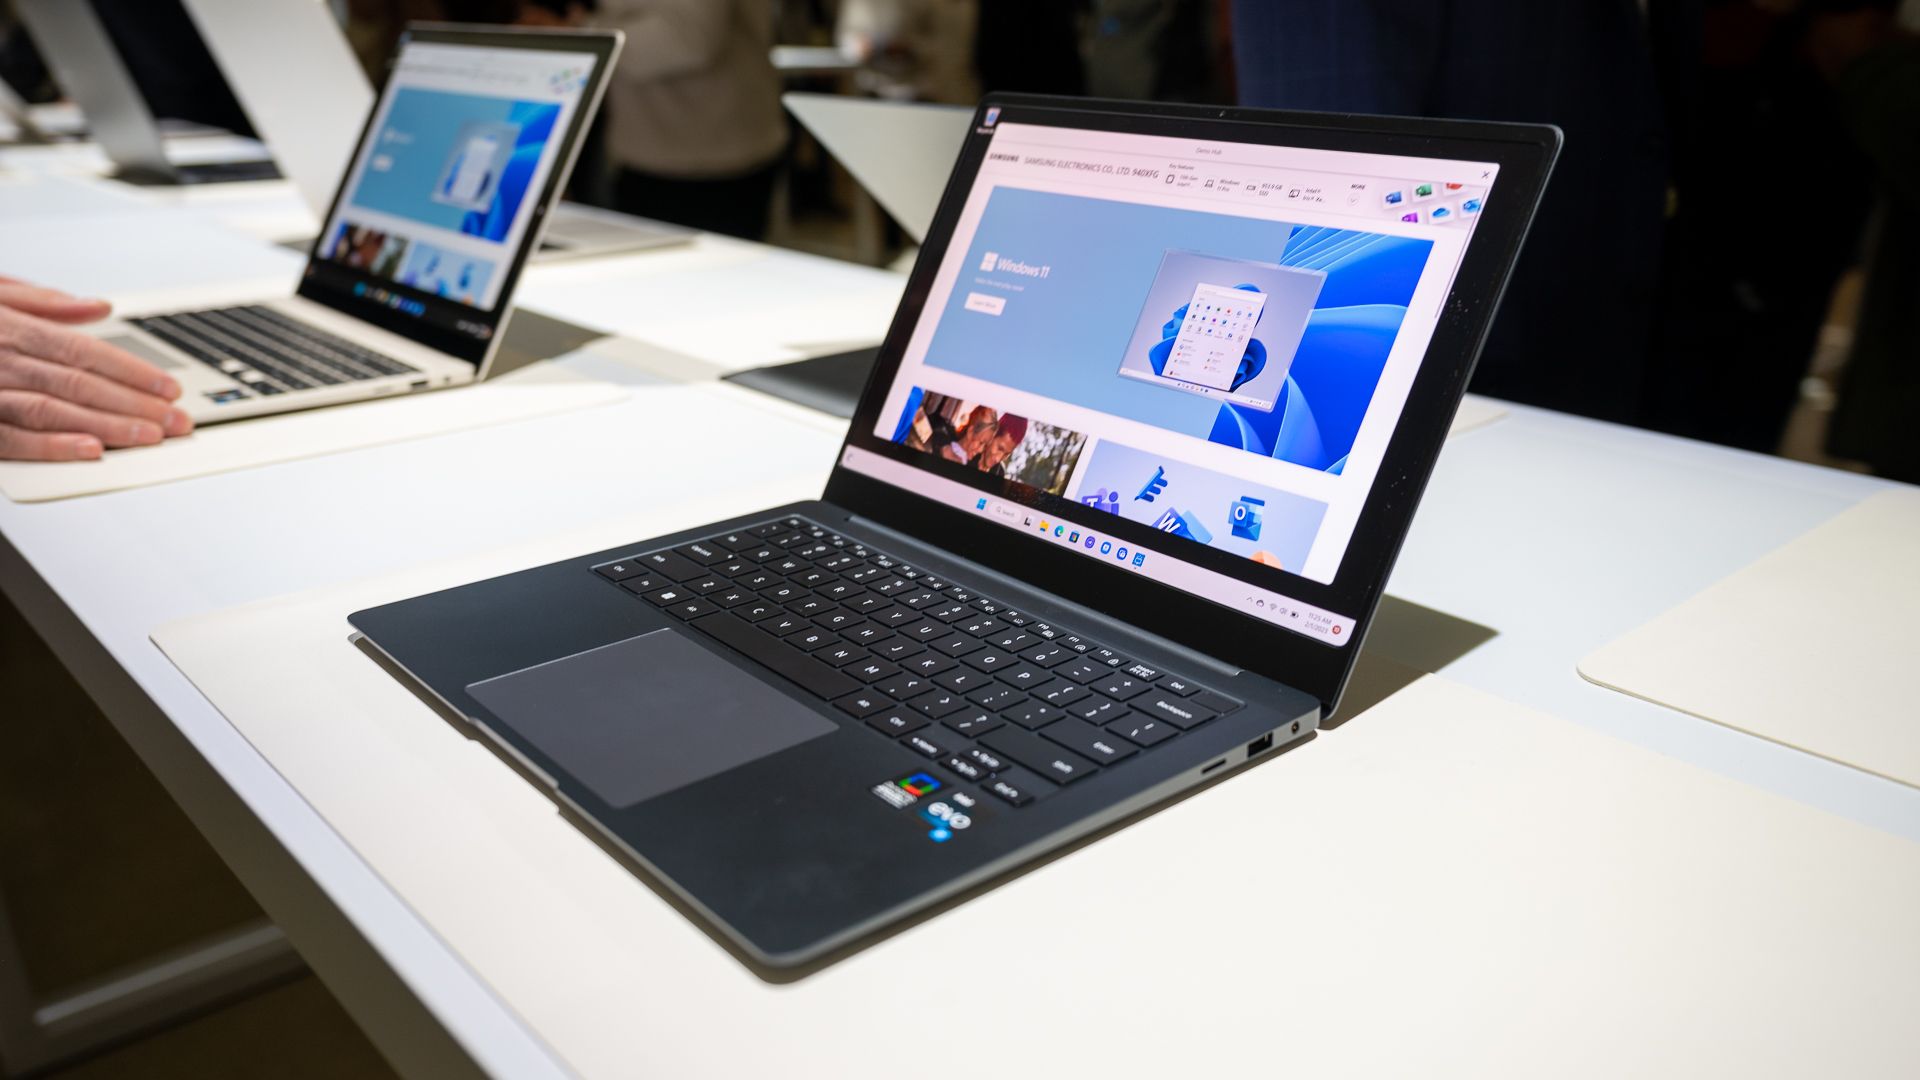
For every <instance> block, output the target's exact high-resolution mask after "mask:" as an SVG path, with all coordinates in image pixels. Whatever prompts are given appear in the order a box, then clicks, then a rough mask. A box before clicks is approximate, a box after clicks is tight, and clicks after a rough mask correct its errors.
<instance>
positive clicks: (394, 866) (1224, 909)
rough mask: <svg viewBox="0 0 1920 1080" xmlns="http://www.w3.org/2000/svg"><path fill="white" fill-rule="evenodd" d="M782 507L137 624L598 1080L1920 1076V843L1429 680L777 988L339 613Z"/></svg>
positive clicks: (653, 524)
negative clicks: (922, 1066)
mask: <svg viewBox="0 0 1920 1080" xmlns="http://www.w3.org/2000/svg"><path fill="white" fill-rule="evenodd" d="M787 494H793V495H797V494H801V493H800V492H797V491H795V492H788V493H787ZM780 497H784V496H782V495H781V494H780V493H778V492H777V491H768V492H764V493H759V494H758V495H756V496H754V497H749V496H748V495H746V494H744V493H743V494H741V495H740V496H739V497H738V498H737V499H709V500H707V501H705V502H702V503H700V504H698V505H694V504H687V503H683V504H681V505H680V506H679V507H678V508H677V509H675V510H673V511H671V512H667V513H657V514H654V515H651V516H649V517H647V518H634V519H631V520H629V521H627V522H623V523H610V524H609V525H608V526H607V527H605V528H600V529H596V530H593V531H592V532H591V533H576V534H572V535H568V536H564V537H558V536H557V537H554V538H552V539H551V540H550V541H546V542H542V543H538V544H531V545H525V546H522V547H520V548H518V549H516V550H513V551H508V552H501V553H497V554H494V555H491V556H486V557H475V558H469V559H464V560H461V561H458V562H453V563H447V564H440V565H435V566H430V567H424V568H421V569H419V570H418V571H417V572H412V573H408V574H404V575H399V576H394V577H389V578H385V579H382V580H374V581H363V582H359V583H355V584H352V585H348V586H344V587H337V588H333V589H329V590H326V591H320V592H313V593H307V594H303V595H299V596H295V597H289V598H285V599H282V600H279V601H275V602H268V603H264V604H258V605H253V606H250V607H247V608H243V609H237V610H233V611H228V612H222V613H218V614H213V615H208V616H204V617H200V618H196V619H190V620H186V621H183V622H177V623H173V624H169V625H167V626H163V627H161V628H160V629H159V630H157V631H156V632H155V633H154V641H155V642H156V643H157V644H158V645H159V646H160V647H161V648H162V649H163V650H164V651H165V653H166V654H167V655H168V656H169V657H170V658H172V660H173V661H174V663H176V664H177V665H179V667H180V669H181V670H182V671H183V672H184V673H185V674H186V675H187V677H188V678H189V679H191V680H192V681H193V682H194V683H195V685H197V686H198V687H199V688H200V689H201V690H202V692H204V693H205V694H206V695H207V696H208V697H209V698H210V699H211V700H212V702H213V704H214V705H215V706H216V707H218V708H219V709H220V710H221V711H222V712H223V713H224V714H225V716H226V717H227V718H228V719H229V720H230V721H231V722H232V723H233V724H234V725H235V726H236V727H237V728H238V729H239V730H240V731H241V732H242V733H243V734H244V735H245V736H246V737H247V738H248V739H249V740H250V741H251V742H252V744H253V745H254V746H255V747H256V748H258V749H259V751H260V752H261V753H262V754H263V755H264V756H265V757H266V758H267V759H268V760H269V761H270V762H271V763H272V764H273V765H274V766H275V767H276V768H277V769H278V770H279V771H280V772H281V774H282V775H284V776H285V777H286V778H287V780H288V781H289V782H290V783H291V784H292V785H293V786H294V787H295V788H296V789H297V790H298V791H299V792H300V794H301V795H302V796H303V797H304V798H305V800H306V801H307V802H308V803H309V804H311V805H312V806H313V807H314V808H315V809H316V810H317V811H318V812H319V813H320V814H321V815H322V816H323V817H324V818H325V819H326V820H327V821H328V822H329V823H330V824H331V825H332V827H333V828H335V829H336V830H338V831H339V833H340V834H341V835H342V836H343V837H344V838H345V839H346V840H347V841H348V843H350V844H351V845H353V847H354V848H355V849H356V850H357V851H358V852H359V853H360V855H361V856H362V857H363V858H365V859H366V860H367V861H368V862H369V864H370V865H371V866H372V867H373V868H374V869H375V870H376V871H377V872H378V873H379V874H381V875H382V876H383V877H384V878H385V880H386V881H387V882H388V883H390V884H391V886H392V887H393V888H394V889H395V890H396V891H397V892H398V893H399V894H400V895H401V896H402V897H404V898H405V900H406V902H407V903H408V904H410V905H411V906H412V907H413V908H414V910H416V911H417V912H418V913H419V914H420V916H421V917H422V918H423V919H424V920H425V921H426V922H427V923H428V924H429V925H431V926H432V928H433V930H434V932H435V933H436V934H437V935H438V936H439V937H440V938H441V939H442V940H444V941H445V942H447V943H448V945H449V946H450V947H451V948H452V949H454V950H455V951H456V952H457V953H458V954H459V955H460V956H461V957H462V958H463V960H464V961H465V962H466V963H467V964H468V965H470V966H471V968H472V969H473V971H475V972H476V973H477V975H478V977H480V978H481V979H482V980H484V981H485V982H486V983H487V984H488V985H489V986H490V987H491V988H492V989H493V991H494V992H495V993H496V994H498V995H499V997H500V998H501V999H502V1000H503V1001H504V1002H505V1003H506V1004H507V1005H508V1006H509V1007H510V1008H511V1009H513V1010H514V1011H515V1012H516V1013H517V1014H518V1015H519V1016H521V1017H522V1018H523V1019H524V1020H525V1022H526V1023H527V1024H528V1025H529V1027H530V1028H531V1029H532V1030H533V1031H534V1032H535V1033H537V1035H538V1036H539V1037H540V1038H541V1039H543V1040H545V1042H546V1043H547V1044H548V1045H550V1046H552V1047H553V1048H554V1049H555V1051H556V1052H557V1053H558V1054H559V1055H560V1056H561V1057H562V1058H563V1059H564V1061H565V1062H566V1064H567V1065H569V1066H571V1067H572V1068H573V1069H575V1070H577V1071H578V1072H580V1073H581V1074H583V1075H586V1076H590V1077H602V1076H609V1077H611V1076H621V1077H624V1076H688V1075H713V1074H718V1073H726V1074H730V1075H778V1076H782V1077H835V1078H837V1077H845V1076H857V1075H882V1074H895V1073H898V1072H900V1071H901V1070H902V1068H903V1063H914V1062H927V1061H929V1060H932V1061H933V1063H934V1064H933V1065H931V1066H930V1067H932V1068H935V1069H936V1070H937V1069H938V1067H939V1066H938V1061H939V1060H940V1059H941V1057H942V1056H943V1055H951V1054H969V1055H973V1056H974V1057H975V1058H977V1060H978V1063H979V1064H980V1065H981V1066H982V1067H983V1068H986V1067H988V1066H991V1070H990V1071H993V1072H995V1073H998V1074H1001V1075H1007V1076H1020V1077H1026V1076H1047V1075H1065V1076H1085V1075H1101V1076H1129V1077H1131V1076H1141V1077H1165V1076H1193V1075H1209V1074H1213V1075H1220V1074H1225V1073H1226V1072H1228V1071H1229V1070H1231V1071H1233V1072H1239V1073H1245V1072H1252V1073H1254V1074H1257V1075H1263V1076H1265V1075H1279V1074H1281V1073H1283V1072H1286V1073H1298V1074H1304V1075H1313V1076H1356V1075H1366V1076H1389V1075H1419V1076H1463V1077H1464V1076H1472V1077H1482V1076H1488V1075H1545V1076H1557V1077H1564V1076H1594V1077H1614V1076H1620V1075H1647V1074H1656V1073H1657V1074H1665V1075H1684V1076H1740V1077H1765V1076H1783V1077H1784V1076H1792V1077H1803V1076H1809V1075H1835V1076H1849V1077H1854V1076H1888V1077H1892V1076H1902V1077H1904V1076H1910V1075H1911V1071H1912V1065H1913V1062H1914V1061H1915V1060H1916V1058H1917V1057H1920V1028H1916V1027H1915V1026H1914V1025H1913V1024H1912V1022H1911V1021H1912V1018H1913V1017H1914V1016H1915V1015H1920V920H1916V919H1915V918H1914V912H1915V911H1920V845H1914V844H1912V843H1910V842H1908V841H1906V840H1903V839H1900V838H1897V837H1894V836H1891V835H1888V834H1884V833H1880V832H1877V831H1875V830H1872V829H1869V828H1867V827H1865V826H1861V825H1858V824H1855V823H1853V822H1850V821H1847V820H1844V819H1840V818H1836V817H1833V816H1831V815H1828V814H1826V813H1824V812H1821V811H1818V810H1814V809H1811V808H1808V807H1806V806H1804V805H1802V804H1799V803H1795V802H1792V801H1789V800H1787V799H1784V798H1781V797H1778V796H1775V795H1772V794H1770V793H1767V792H1764V791H1762V790H1759V789H1756V788H1751V787H1748V786H1745V785H1742V784H1740V783H1737V782H1735V781H1732V780H1729V779H1726V778H1724V777H1721V776H1718V775H1716V774H1712V773H1709V772H1706V771H1703V770H1701V769H1698V768H1695V767H1693V766H1690V765H1686V764H1683V763H1680V762H1676V761H1674V760H1672V759H1668V758H1664V757H1661V756H1658V755H1655V754H1653V753H1651V752H1648V751H1645V750H1642V749H1640V748H1637V747H1634V746H1632V745H1630V744H1627V743H1624V742H1619V741H1616V740H1613V739H1611V738H1608V737H1606V736H1602V735H1599V734H1596V733H1594V732H1592V731H1590V730H1588V729H1585V728H1582V727H1579V726H1577V725H1574V724H1571V723H1568V722H1565V721H1562V720H1559V719H1556V718H1554V717H1551V716H1547V715H1543V714H1541V713H1538V712H1533V711H1530V710H1528V709H1525V708H1522V707H1519V706H1516V705H1513V704H1510V703H1508V702H1505V701H1502V700H1500V699H1497V698H1493V697H1490V696H1487V695H1485V694H1483V693H1480V692H1478V691H1474V690H1470V689H1467V688H1465V687H1462V686H1459V685H1458V684H1454V683H1450V682H1448V681H1446V680H1444V679H1442V678H1438V677H1431V676H1430V677H1426V678H1423V679H1420V680H1418V681H1416V682H1414V683H1413V684H1412V685H1411V686H1410V687H1408V688H1407V689H1405V690H1403V691H1401V692H1400V693H1398V694H1396V695H1394V696H1392V697H1390V698H1388V699H1387V700H1386V701H1385V702H1383V703H1382V704H1380V705H1378V706H1376V707H1375V708H1373V709H1371V710H1369V711H1368V712H1366V713H1363V714H1361V715H1359V716H1357V717H1356V718H1354V719H1353V720H1351V721H1349V722H1348V723H1346V724H1345V725H1344V726H1342V727H1341V728H1340V729H1339V730H1337V731H1334V732H1332V733H1329V734H1327V735H1325V736H1324V737H1322V738H1319V739H1317V740H1315V741H1313V742H1312V743H1310V744H1308V745H1306V746H1304V747H1301V748H1299V749H1298V750H1297V751H1294V752H1292V753H1289V754H1286V755H1282V756H1278V757H1275V758H1271V759H1269V760H1268V761H1266V762H1265V763H1264V764H1259V765H1256V766H1255V767H1253V768H1251V769H1249V770H1246V771H1244V772H1241V773H1236V774H1232V775H1230V776H1229V777H1228V778H1227V779H1226V780H1225V781H1224V782H1223V783H1220V784H1219V785H1217V786H1215V787H1212V788H1210V789H1208V790H1205V791H1202V792H1199V793H1197V794H1196V795H1194V796H1193V797H1191V798H1188V799H1185V800H1183V801H1181V802H1179V803H1177V804H1175V805H1173V806H1171V807H1169V808H1167V809H1165V810H1163V811H1161V812H1160V813H1158V814H1155V815H1152V816H1150V817H1148V818H1146V819H1145V820H1142V821H1139V822H1137V823H1135V824H1133V825H1132V826H1130V827H1128V828H1125V829H1123V830H1120V831H1118V832H1116V833H1113V834H1112V835H1109V836H1107V837H1105V838H1103V839H1100V840H1098V841H1097V842H1094V843H1092V844H1090V845H1087V846H1084V847H1082V848H1080V849H1079V850H1077V851H1074V852H1072V853H1070V854H1068V855H1065V856H1063V857H1061V858H1058V859H1055V860H1053V861H1052V862H1050V863H1048V864H1047V865H1045V866H1042V867H1040V868H1038V869H1035V870H1033V871H1031V872H1029V873H1027V874H1024V875H1022V876H1020V877H1018V878H1015V879H1014V880H1012V881H1010V882H1008V883H1005V884H1003V885H1002V886H1001V887H999V888H997V889H995V890H993V891H991V892H988V893H986V894H985V895H982V896H978V897H975V898H974V899H972V900H971V901H969V902H967V903H965V904H962V905H960V906H958V907H956V908H954V909H952V910H950V911H947V912H945V913H942V914H940V915H938V916H936V917H934V918H932V919H930V920H927V921H924V922H922V923H920V924H919V925H917V926H914V927H913V928H911V929H908V930H906V931H903V932H902V933H900V934H898V935H896V936H893V937H891V938H888V939H886V940H884V941H881V942H879V943H877V944H874V945H872V946H871V947H869V948H867V949H866V950H864V951H862V952H859V953H857V954H855V955H853V956H851V957H848V958H847V959H845V960H842V961H841V962H839V963H837V964H835V965H832V966H830V967H827V968H825V969H824V970H821V971H819V972H816V973H814V974H812V975H810V976H808V977H807V978H804V979H802V980H800V981H798V982H795V983H790V984H786V985H774V984H770V983H768V982H765V981H762V980H761V979H760V978H758V977H757V976H756V975H754V974H753V973H752V972H750V971H749V970H748V969H747V968H746V967H744V966H742V965H741V964H740V963H739V962H737V961H736V960H735V959H734V958H733V957H732V956H731V955H729V954H728V953H727V952H725V951H723V950H722V949H721V948H720V947H719V946H717V945H716V944H714V942H713V941H712V940H710V939H709V938H708V937H707V936H705V935H704V934H703V933H702V932H701V931H700V930H699V929H697V928H695V926H694V925H693V924H691V923H690V922H688V921H687V920H686V919H684V918H682V917H681V916H680V915H679V914H677V913H676V912H675V911H674V910H673V909H672V908H670V907H669V906H668V905H667V904H666V903H665V902H663V901H662V900H661V899H660V898H659V897H658V896H657V895H656V894H655V893H654V892H652V891H651V890H650V889H648V888H647V887H646V886H645V885H643V884H642V883H641V882H639V881H638V880H636V879H635V878H634V877H632V876H631V875H630V874H629V873H628V872H627V871H626V870H625V869H623V868H622V867H621V866H620V865H619V864H617V863H616V862H614V861H613V860H612V859H610V858H609V857H608V856H607V855H606V854H604V853H603V852H602V850H601V849H600V848H599V847H597V846H596V845H595V844H594V843H592V842H591V841H589V840H588V839H587V838H585V837H584V836H583V835H581V834H579V833H578V832H576V831H575V830H574V828H573V827H572V826H570V825H568V824H567V823H566V822H565V821H564V820H563V819H562V818H561V817H560V816H559V815H558V814H557V812H556V811H555V810H554V808H553V807H552V806H551V804H549V803H548V802H547V800H546V799H544V798H543V797H542V796H540V795H539V794H538V793H537V792H536V791H535V790H534V788H533V787H531V786H530V785H528V784H526V783H525V782H523V781H522V780H520V778H519V777H518V776H517V775H515V774H514V773H513V772H512V771H510V770H509V769H508V768H507V767H506V766H505V765H503V764H501V763H500V762H499V761H498V760H496V759H495V757H494V756H493V755H492V754H491V753H490V752H489V751H488V750H486V749H485V748H484V747H483V746H482V745H480V744H479V743H476V742H473V741H471V740H469V739H467V738H466V737H464V736H463V735H462V734H461V733H460V732H459V731H457V730H456V729H455V728H454V727H453V726H451V725H450V724H449V723H447V722H446V721H444V720H442V719H441V718H440V717H439V716H438V715H437V714H435V713H434V712H432V711H431V710H429V709H428V708H427V707H426V706H425V705H423V704H421V703H420V701H419V700H418V699H417V698H415V697H414V696H413V694H412V693H410V692H409V691H408V690H407V689H405V688H403V687H402V686H401V685H399V684H398V683H396V682H395V681H393V680H392V679H390V678H389V677H388V676H387V675H386V674H385V673H384V672H383V671H382V670H381V669H380V668H378V667H377V666H375V664H374V663H373V662H372V661H371V660H369V659H367V658H366V657H365V656H364V655H362V654H361V653H360V652H359V651H358V650H357V649H356V648H355V647H354V646H352V645H351V644H349V643H348V640H347V634H348V626H347V624H346V622H345V615H346V614H347V613H348V612H350V611H353V610H356V609H358V608H361V607H364V606H367V605H371V604H377V603H383V602H387V601H391V600H396V599H400V598H402V597H406V596H410V595H414V594H417V593H420V592H424V591H427V590H431V589H437V588H442V587H447V586H452V585H455V584H458V583H461V582H464V581H469V580H473V579H476V578H479V577H481V576H483V575H487V574H494V573H500V572H505V571H510V570H513V569H516V568H520V567H524V566H529V565H533V564H536V563H538V562H542V561H546V560H550V559H554V558H560V557H565V556H568V555H573V554H579V553H585V552H588V551H592V550H597V549H600V548H603V547H608V546H613V545H617V544H619V543H621V542H623V541H630V540H631V539H632V538H634V537H638V536H645V535H650V534H652V533H655V532H659V531H665V530H668V529H672V528H676V527H680V526H686V525H692V524H695V523H697V522H699V521H702V520H707V519H712V518H718V517H719V516H721V515H723V514H727V513H731V512H735V511H741V510H744V509H746V508H747V507H748V506H750V505H753V504H754V502H755V501H756V500H757V501H762V502H767V503H771V502H773V501H774V500H775V499H777V498H780ZM876 813H884V811H883V810H882V808H879V807H876ZM903 827H904V823H903ZM743 1035H744V1036H745V1037H743Z"/></svg>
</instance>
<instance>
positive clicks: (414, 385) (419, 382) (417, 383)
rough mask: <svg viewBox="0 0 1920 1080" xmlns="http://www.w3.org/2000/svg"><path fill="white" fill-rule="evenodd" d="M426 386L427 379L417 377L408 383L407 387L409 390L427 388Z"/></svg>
mask: <svg viewBox="0 0 1920 1080" xmlns="http://www.w3.org/2000/svg"><path fill="white" fill-rule="evenodd" d="M426 388H427V380H425V379H415V380H413V381H412V382H410V383H408V384H407V389H409V390H425V389H426Z"/></svg>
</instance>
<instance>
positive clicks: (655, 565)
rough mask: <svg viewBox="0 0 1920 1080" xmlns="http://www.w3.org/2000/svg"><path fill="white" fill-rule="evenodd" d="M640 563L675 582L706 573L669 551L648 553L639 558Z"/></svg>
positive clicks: (691, 561)
mask: <svg viewBox="0 0 1920 1080" xmlns="http://www.w3.org/2000/svg"><path fill="white" fill-rule="evenodd" d="M640 561H641V563H643V564H645V566H646V568H647V569H649V570H652V571H654V572H656V573H661V574H665V575H667V576H668V577H670V578H672V579H673V580H675V581H687V580H689V579H692V578H697V577H700V576H702V575H704V574H705V573H706V572H707V568H706V567H704V566H701V565H700V564H699V563H697V562H694V561H693V560H692V559H689V558H687V557H686V556H685V555H676V554H674V553H673V552H671V551H649V552H647V553H646V554H645V555H642V556H640Z"/></svg>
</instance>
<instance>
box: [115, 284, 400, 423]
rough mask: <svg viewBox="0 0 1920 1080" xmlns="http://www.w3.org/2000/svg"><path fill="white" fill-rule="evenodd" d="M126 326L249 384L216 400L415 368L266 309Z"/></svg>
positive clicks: (186, 315) (141, 321) (218, 394)
mask: <svg viewBox="0 0 1920 1080" xmlns="http://www.w3.org/2000/svg"><path fill="white" fill-rule="evenodd" d="M127 321H128V322H130V323H132V324H133V325H135V326H137V327H139V328H140V329H142V330H145V331H146V332H147V333H149V334H152V335H153V336H154V337H157V338H159V339H160V340H161V341H164V342H166V343H167V344H169V345H171V346H173V347H174V348H176V349H179V350H180V351H181V352H183V353H186V354H187V355H188V356H191V357H193V358H194V359H195V360H198V361H200V362H201V363H203V364H206V365H207V366H209V367H212V368H216V369H218V370H220V371H222V372H224V373H226V374H227V375H229V376H231V377H233V379H234V380H236V381H237V382H239V383H240V385H241V386H242V387H244V389H243V390H221V391H215V392H214V393H213V394H212V395H211V396H212V397H213V398H214V400H216V401H233V400H236V399H239V398H245V397H249V396H253V395H260V396H271V395H274V394H284V393H286V392H288V391H290V390H311V389H313V388H315V387H320V386H335V385H338V384H340V383H347V382H357V381H360V380H362V379H377V378H380V377H381V376H384V375H405V374H408V373H411V372H413V371H415V370H416V369H415V368H412V367H410V366H408V365H406V364H403V363H401V362H400V361H398V360H395V359H393V358H392V357H390V356H383V355H381V354H380V353H377V352H374V351H373V350H371V349H368V348H365V347H363V346H360V345H355V344H354V343H353V342H351V341H348V340H346V339H345V338H342V337H338V336H335V335H333V334H329V333H327V332H326V331H324V330H321V329H319V328H318V327H314V326H310V325H308V324H306V323H303V322H301V321H299V320H298V319H293V318H290V317H288V316H286V315H283V314H281V313H280V312H278V311H275V310H273V309H272V308H269V307H264V306H260V305H251V306H246V307H227V308H212V309H210V310H207V311H188V312H181V313H180V314H177V315H155V316H152V317H149V318H144V319H129V320H127Z"/></svg>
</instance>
